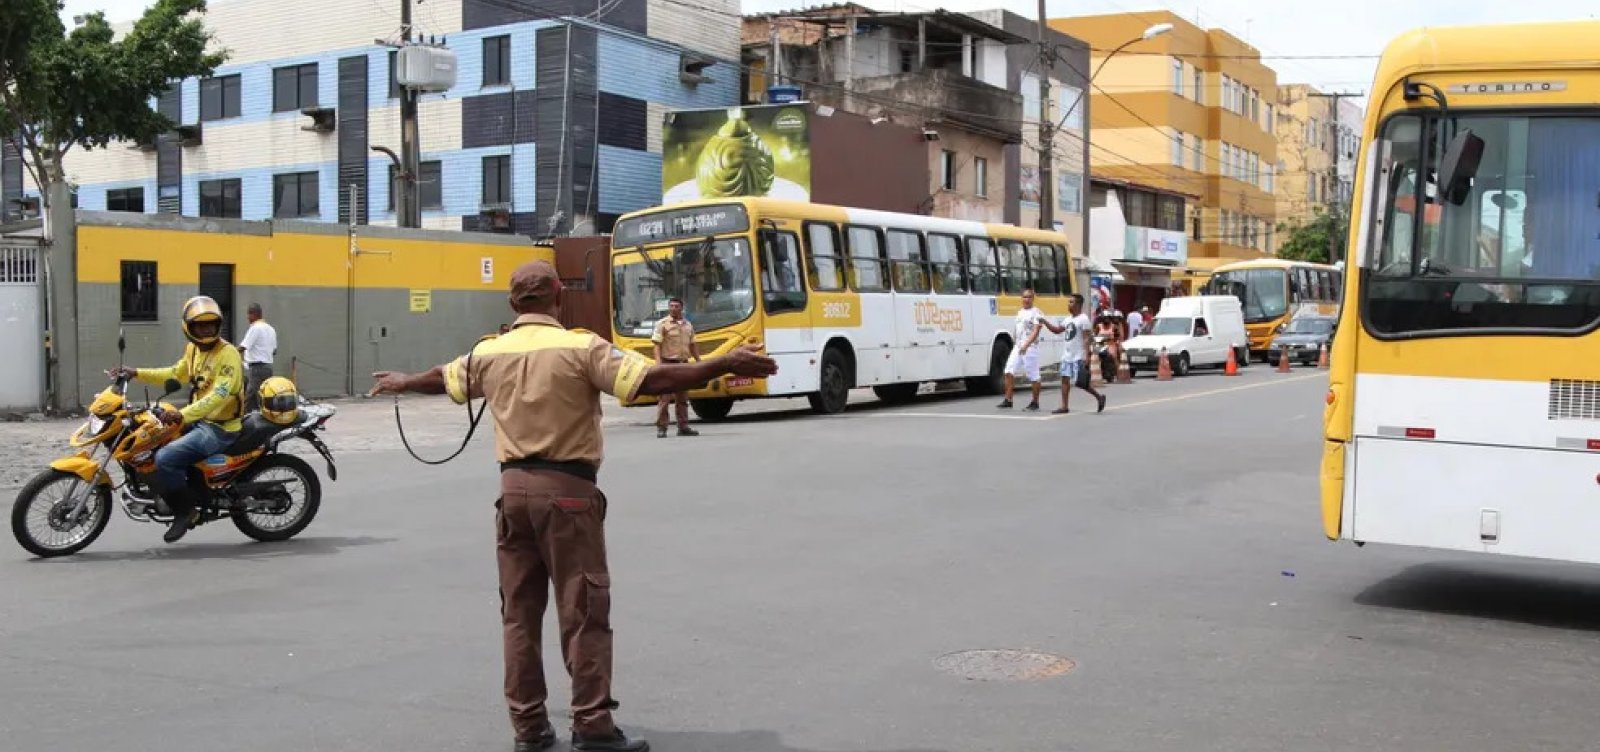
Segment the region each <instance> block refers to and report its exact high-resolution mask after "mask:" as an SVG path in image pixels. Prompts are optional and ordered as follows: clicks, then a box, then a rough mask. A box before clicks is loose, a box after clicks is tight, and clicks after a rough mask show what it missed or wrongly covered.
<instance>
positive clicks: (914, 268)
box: [888, 230, 929, 293]
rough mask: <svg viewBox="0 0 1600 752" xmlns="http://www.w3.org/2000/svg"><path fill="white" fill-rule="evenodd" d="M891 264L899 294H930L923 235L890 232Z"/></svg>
mask: <svg viewBox="0 0 1600 752" xmlns="http://www.w3.org/2000/svg"><path fill="white" fill-rule="evenodd" d="M888 240H889V242H888V246H889V263H890V265H891V266H892V269H893V272H894V273H893V274H891V275H890V276H891V277H892V278H893V279H894V289H895V290H896V291H897V292H910V293H925V292H928V289H929V287H928V270H927V266H926V263H925V262H924V261H923V254H922V235H921V233H917V232H913V231H911V230H890V231H889V232H888Z"/></svg>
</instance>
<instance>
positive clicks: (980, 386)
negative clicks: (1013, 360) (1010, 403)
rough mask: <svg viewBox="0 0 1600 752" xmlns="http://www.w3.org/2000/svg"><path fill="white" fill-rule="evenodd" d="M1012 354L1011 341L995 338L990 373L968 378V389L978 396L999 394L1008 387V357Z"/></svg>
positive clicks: (990, 352)
mask: <svg viewBox="0 0 1600 752" xmlns="http://www.w3.org/2000/svg"><path fill="white" fill-rule="evenodd" d="M1010 355H1011V342H1010V341H1009V340H1005V339H998V340H995V343H994V346H993V347H991V348H990V349H989V375H987V376H974V377H972V378H969V379H967V391H968V392H971V393H972V394H976V395H978V396H980V397H981V396H987V395H991V394H999V393H1001V392H1003V391H1005V388H1006V358H1007V357H1009V356H1010Z"/></svg>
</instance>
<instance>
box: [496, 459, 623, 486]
mask: <svg viewBox="0 0 1600 752" xmlns="http://www.w3.org/2000/svg"><path fill="white" fill-rule="evenodd" d="M507 470H553V471H555V472H558V473H565V474H567V475H570V476H572V477H574V478H580V479H582V480H586V481H589V482H590V483H594V482H595V481H596V480H598V479H599V477H600V469H599V468H597V467H595V466H594V465H592V464H590V463H588V462H583V461H581V460H569V461H566V462H558V461H555V460H547V459H544V458H542V457H520V458H518V459H514V460H507V461H505V462H502V463H500V472H502V473H503V472H505V471H507Z"/></svg>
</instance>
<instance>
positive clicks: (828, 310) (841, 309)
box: [822, 301, 850, 319]
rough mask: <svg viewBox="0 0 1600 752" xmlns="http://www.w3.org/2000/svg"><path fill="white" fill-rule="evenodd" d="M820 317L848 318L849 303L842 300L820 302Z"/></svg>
mask: <svg viewBox="0 0 1600 752" xmlns="http://www.w3.org/2000/svg"><path fill="white" fill-rule="evenodd" d="M822 317H823V318H825V319H847V318H850V304H849V303H847V302H844V301H832V302H828V303H823V304H822Z"/></svg>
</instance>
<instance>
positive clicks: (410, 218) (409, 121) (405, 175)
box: [395, 0, 422, 227]
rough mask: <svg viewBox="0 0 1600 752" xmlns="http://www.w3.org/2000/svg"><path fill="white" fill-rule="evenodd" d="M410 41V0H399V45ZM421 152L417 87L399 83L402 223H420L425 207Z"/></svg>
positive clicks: (398, 205)
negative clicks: (419, 182)
mask: <svg viewBox="0 0 1600 752" xmlns="http://www.w3.org/2000/svg"><path fill="white" fill-rule="evenodd" d="M410 44H411V0H400V49H401V50H404V49H405V48H406V47H407V46H409V45H410ZM421 161H422V153H421V149H420V147H419V146H418V145H417V91H416V90H415V89H413V88H411V87H409V86H402V87H400V175H399V179H398V180H397V181H396V182H398V183H399V184H400V185H399V186H398V191H399V195H398V196H396V197H395V199H396V200H395V209H396V210H397V212H398V215H399V220H400V226H401V227H421V226H422V211H421V207H420V206H418V203H419V202H418V199H417V173H418V172H420V171H421V167H420V163H421Z"/></svg>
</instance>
